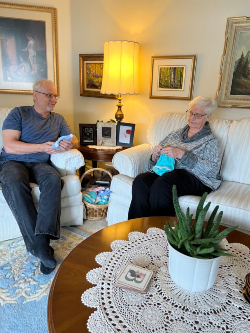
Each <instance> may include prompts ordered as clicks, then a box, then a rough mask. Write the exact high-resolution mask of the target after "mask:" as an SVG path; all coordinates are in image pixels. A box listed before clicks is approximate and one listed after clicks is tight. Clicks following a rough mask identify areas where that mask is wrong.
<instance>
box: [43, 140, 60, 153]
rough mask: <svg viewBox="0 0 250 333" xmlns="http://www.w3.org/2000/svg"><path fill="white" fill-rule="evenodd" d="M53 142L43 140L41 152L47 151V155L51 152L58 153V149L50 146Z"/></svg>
mask: <svg viewBox="0 0 250 333" xmlns="http://www.w3.org/2000/svg"><path fill="white" fill-rule="evenodd" d="M53 143H54V142H51V141H48V142H44V143H42V144H41V146H42V152H43V153H47V154H49V155H51V154H58V153H59V152H60V150H57V149H54V148H53V147H52V145H53Z"/></svg>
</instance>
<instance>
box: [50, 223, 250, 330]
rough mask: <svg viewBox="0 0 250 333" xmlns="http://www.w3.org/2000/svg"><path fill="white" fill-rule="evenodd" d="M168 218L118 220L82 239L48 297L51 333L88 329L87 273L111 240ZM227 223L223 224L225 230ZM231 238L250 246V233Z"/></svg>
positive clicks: (68, 257) (229, 239)
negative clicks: (84, 298) (84, 297)
mask: <svg viewBox="0 0 250 333" xmlns="http://www.w3.org/2000/svg"><path fill="white" fill-rule="evenodd" d="M166 219H167V220H168V221H169V222H170V224H171V225H173V221H174V220H175V219H176V218H173V217H146V218H139V219H135V220H129V221H125V222H121V223H117V224H114V225H112V226H110V227H107V228H104V229H103V230H100V231H98V232H97V233H95V234H93V235H92V236H90V237H88V238H87V239H85V240H84V241H83V242H81V243H80V244H79V245H78V246H76V248H75V249H74V250H73V251H72V252H71V253H70V254H69V255H68V256H67V258H66V259H65V260H64V261H63V263H62V264H61V266H60V268H59V270H58V272H57V274H56V276H55V278H54V280H53V283H52V286H51V289H50V293H49V299H48V309H47V312H48V329H49V332H50V333H52V332H53V333H55V332H56V333H61V332H64V333H72V332H74V333H83V332H88V330H87V326H86V323H87V320H88V318H89V316H90V315H91V313H93V312H94V311H95V309H92V308H89V307H87V306H85V305H84V304H83V303H82V302H81V295H82V294H83V292H84V291H85V290H86V289H88V288H91V287H93V285H92V284H91V283H89V282H88V281H87V280H86V274H87V273H88V272H89V271H90V270H91V269H93V268H97V267H100V266H99V265H98V264H97V263H96V262H95V257H96V255H97V254H99V253H100V252H106V251H110V250H111V249H110V243H111V242H113V241H114V240H116V239H119V240H127V239H128V234H129V233H130V232H132V231H140V232H143V233H145V232H146V231H147V230H148V228H151V227H157V228H161V229H162V228H163V227H164V225H165V222H166ZM223 228H224V227H220V229H221V230H222V229H223ZM227 240H228V241H229V242H231V243H232V242H239V243H241V244H244V245H246V246H248V247H250V237H249V235H247V234H244V233H242V232H239V231H237V230H235V231H233V232H231V233H230V234H229V236H228V237H227Z"/></svg>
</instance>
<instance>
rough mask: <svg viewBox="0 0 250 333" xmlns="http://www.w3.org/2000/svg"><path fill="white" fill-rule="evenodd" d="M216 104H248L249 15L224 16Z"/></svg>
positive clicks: (226, 105)
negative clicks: (224, 28)
mask: <svg viewBox="0 0 250 333" xmlns="http://www.w3.org/2000/svg"><path fill="white" fill-rule="evenodd" d="M217 99H218V106H222V107H235V108H249V107H250V21H249V18H248V17H230V18H228V19H227V27H226V36H225V45H224V51H223V55H222V61H221V68H220V78H219V86H218V90H217Z"/></svg>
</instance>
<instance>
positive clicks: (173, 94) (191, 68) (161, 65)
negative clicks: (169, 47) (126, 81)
mask: <svg viewBox="0 0 250 333" xmlns="http://www.w3.org/2000/svg"><path fill="white" fill-rule="evenodd" d="M196 61H197V56H196V55H183V56H161V57H152V59H151V71H152V73H151V82H150V92H149V98H160V99H161V98H163V99H186V100H191V99H192V96H193V89H194V77H195V68H196Z"/></svg>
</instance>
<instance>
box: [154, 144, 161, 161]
mask: <svg viewBox="0 0 250 333" xmlns="http://www.w3.org/2000/svg"><path fill="white" fill-rule="evenodd" d="M161 150H162V146H160V145H157V146H155V147H154V149H153V153H152V161H153V162H156V161H157V160H158V158H159V157H160V155H161Z"/></svg>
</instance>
